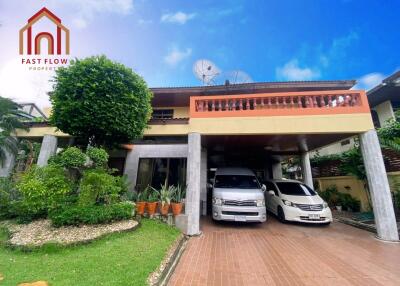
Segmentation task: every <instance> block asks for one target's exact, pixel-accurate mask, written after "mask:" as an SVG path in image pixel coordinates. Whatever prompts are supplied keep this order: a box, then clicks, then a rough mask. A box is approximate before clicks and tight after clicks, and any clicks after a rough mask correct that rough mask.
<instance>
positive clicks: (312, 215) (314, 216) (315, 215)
mask: <svg viewBox="0 0 400 286" xmlns="http://www.w3.org/2000/svg"><path fill="white" fill-rule="evenodd" d="M308 218H309V219H319V214H309V215H308Z"/></svg>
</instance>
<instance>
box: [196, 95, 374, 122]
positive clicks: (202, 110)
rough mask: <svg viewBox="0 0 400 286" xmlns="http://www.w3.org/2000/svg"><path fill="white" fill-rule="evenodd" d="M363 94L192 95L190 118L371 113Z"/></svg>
mask: <svg viewBox="0 0 400 286" xmlns="http://www.w3.org/2000/svg"><path fill="white" fill-rule="evenodd" d="M368 112H369V105H368V100H367V97H366V95H365V92H364V91H360V90H334V91H332V90H331V91H307V92H285V93H262V94H245V95H218V96H192V97H191V98H190V117H192V118H206V117H241V116H287V115H323V114H349V113H368Z"/></svg>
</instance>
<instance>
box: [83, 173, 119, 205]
mask: <svg viewBox="0 0 400 286" xmlns="http://www.w3.org/2000/svg"><path fill="white" fill-rule="evenodd" d="M121 180H123V179H121V178H120V177H114V176H112V175H110V174H109V173H107V171H105V170H103V169H94V170H87V171H85V172H84V174H83V177H82V180H81V183H80V185H79V198H78V204H79V205H81V206H85V205H86V206H89V205H94V204H96V203H105V204H111V203H115V202H117V201H118V200H119V198H120V196H121V194H122V193H123V192H124V191H125V189H124V187H123V184H122V183H121Z"/></svg>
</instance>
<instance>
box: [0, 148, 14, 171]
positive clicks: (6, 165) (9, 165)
mask: <svg viewBox="0 0 400 286" xmlns="http://www.w3.org/2000/svg"><path fill="white" fill-rule="evenodd" d="M2 149H3V151H4V153H5V154H6V158H5V160H4V162H3V165H1V164H0V178H3V177H8V175H10V173H11V171H12V169H13V168H14V164H15V156H14V154H12V153H11V152H10V151H8V150H7V149H6V148H2Z"/></svg>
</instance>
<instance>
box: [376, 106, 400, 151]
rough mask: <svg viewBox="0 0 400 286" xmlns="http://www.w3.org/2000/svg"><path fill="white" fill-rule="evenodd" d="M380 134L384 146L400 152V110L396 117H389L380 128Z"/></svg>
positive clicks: (380, 140)
mask: <svg viewBox="0 0 400 286" xmlns="http://www.w3.org/2000/svg"><path fill="white" fill-rule="evenodd" d="M378 136H379V142H380V143H381V146H382V147H383V148H387V149H392V150H394V151H397V152H400V111H397V112H396V113H395V118H393V119H389V120H388V121H387V122H386V124H385V125H384V126H383V127H381V128H379V129H378Z"/></svg>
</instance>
